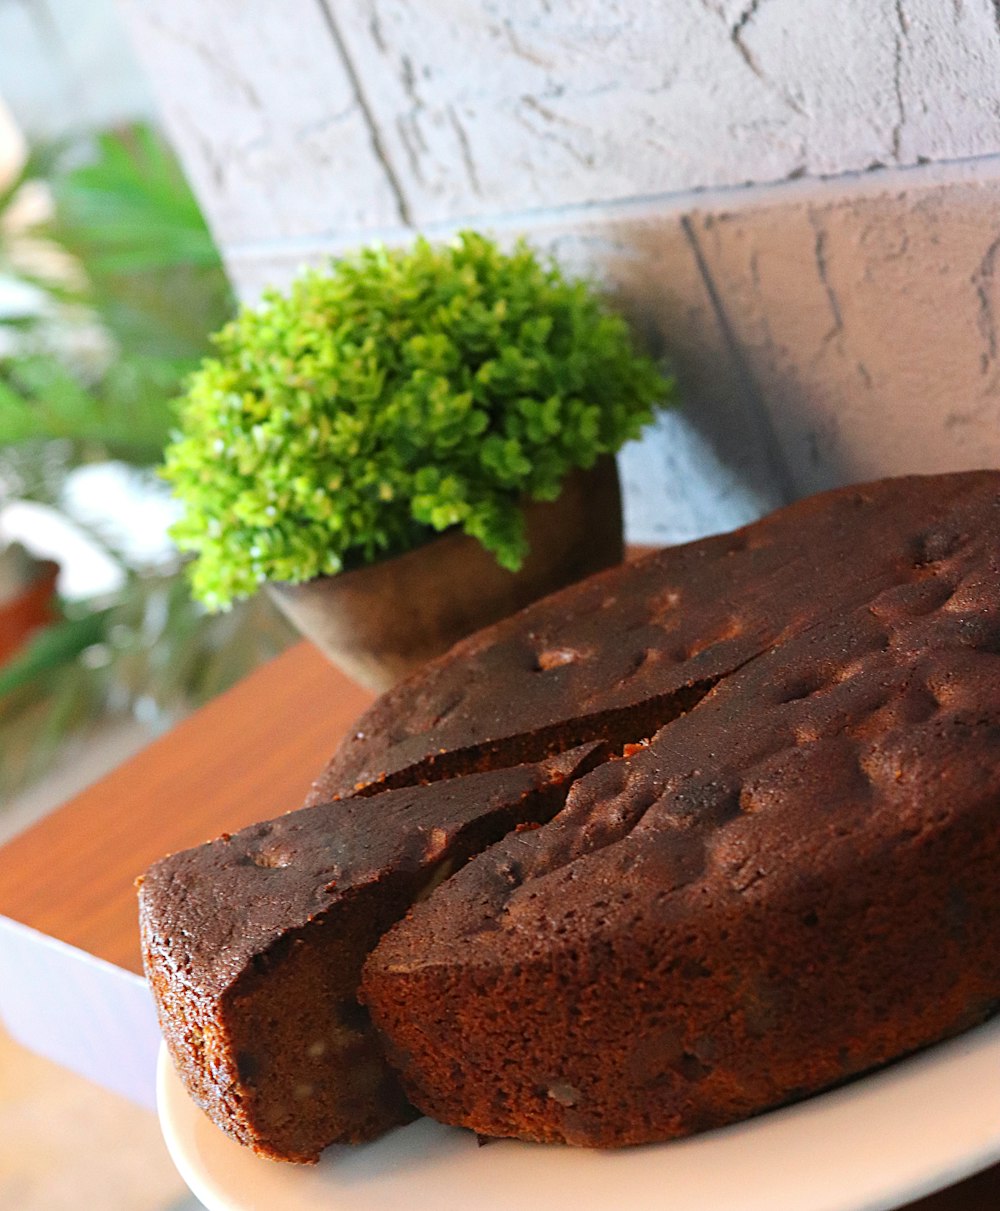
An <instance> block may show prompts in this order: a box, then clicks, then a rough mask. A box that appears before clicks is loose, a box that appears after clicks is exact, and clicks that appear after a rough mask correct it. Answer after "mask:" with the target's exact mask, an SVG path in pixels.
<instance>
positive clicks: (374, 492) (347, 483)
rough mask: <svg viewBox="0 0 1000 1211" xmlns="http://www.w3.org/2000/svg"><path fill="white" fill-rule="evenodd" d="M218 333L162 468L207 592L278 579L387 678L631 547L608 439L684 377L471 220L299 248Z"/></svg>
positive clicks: (293, 599)
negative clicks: (401, 241) (440, 235)
mask: <svg viewBox="0 0 1000 1211" xmlns="http://www.w3.org/2000/svg"><path fill="white" fill-rule="evenodd" d="M215 344H216V350H217V354H216V356H215V357H214V358H213V359H211V360H207V361H205V362H204V363H203V364H202V367H201V369H200V370H199V371H197V372H196V373H195V375H194V376H193V377H192V379H191V380H190V382H189V385H188V390H187V394H186V396H185V397H184V399H183V400H182V401H181V406H180V431H179V433H178V434H177V435H176V436H175V438H174V440H173V442H172V444H171V445H170V446H169V447H168V450H167V455H166V463H165V468H164V474H165V476H166V477H167V479H168V480H169V481H170V482H171V483H172V485H173V488H174V491H175V494H176V495H177V497H178V498H179V500H180V501H181V503H182V506H183V516H182V518H181V520H180V521H179V522H178V523H177V525H176V526H175V528H174V537H175V538H176V540H177V542H178V544H179V545H180V546H181V548H182V549H187V550H191V551H194V552H195V553H196V554H197V559H196V560H194V562H193V564H192V567H191V575H192V584H193V589H194V592H195V595H196V596H197V597H199V598H200V599H201V600H202V601H203V602H205V603H206V605H208V606H209V608H211V609H225V608H227V607H228V606H229V605H230V603H231V602H232V601H233V600H234V599H237V598H240V597H244V596H247V595H249V594H251V593H253V592H254V591H255V590H256V589H257V588H258V586H259V585H261V584H262V583H264V582H268V583H269V584H270V586H271V588H272V590H273V591H274V593H275V595H276V598H277V600H278V602H279V604H280V605H281V606H282V608H283V609H284V610H285V611H286V613H287V614H288V615H289V616H290V617H291V618H292V619H293V621H295V622H296V623H297V624H298V625H299V627H300V629H301V630H303V631H304V632H305V633H306V634H309V635H310V636H311V637H312V638H314V639H315V640H316V642H318V643H319V645H320V646H321V647H323V648H324V650H325V651H326V652H327V654H328V655H329V656H330V657H331V658H332V659H334V660H335V661H336V662H337V663H340V664H341V665H343V666H344V667H345V668H347V669H348V671H350V672H351V673H352V674H353V675H354V676H356V677H357V678H358V679H359V680H362V681H364V682H366V683H367V684H369V685H371V686H374V687H376V688H382V687H384V686H386V685H388V684H391V683H392V681H394V680H396V679H397V678H398V677H399V676H401V675H403V674H404V673H406V672H407V671H409V669H411V668H412V667H414V666H415V665H417V664H419V663H421V662H422V661H423V660H426V659H428V658H429V657H431V656H433V655H435V654H437V653H439V652H441V651H443V650H445V649H446V648H447V647H449V646H450V645H451V644H452V643H453V642H455V641H456V640H457V639H459V638H460V637H462V636H463V635H465V634H468V633H469V632H471V631H472V630H474V629H476V628H477V627H479V626H483V625H485V624H486V623H488V622H491V621H494V620H496V619H497V618H500V617H503V616H504V615H506V614H508V613H510V612H512V611H513V610H515V609H518V608H520V607H521V606H523V605H525V604H527V602H528V601H530V600H533V599H534V598H536V597H538V596H541V595H543V594H544V593H547V592H550V591H552V590H553V589H555V588H557V587H559V586H560V585H562V584H565V583H569V582H570V581H572V580H574V579H577V578H579V577H581V576H583V575H586V574H587V573H589V572H591V571H594V570H596V569H598V568H601V567H605V566H608V565H610V564H612V563H614V562H617V561H618V560H620V558H621V553H622V547H621V541H622V540H621V511H620V501H619V495H618V483H617V476H616V473H615V470H614V460H613V458H612V455H613V454H614V452H615V451H616V450H617V449H618V448H619V447H620V446H621V445H622V444H623V443H624V442H625V441H626V440H628V439H629V438H633V437H635V436H637V435H638V433H639V431H640V429H641V428H642V426H643V425H644V424H645V423H646V422H647V421H648V420H649V419H650V418H651V416H652V413H653V409H654V407H655V406H656V405H657V404H659V403H662V402H665V401H666V400H667V399H668V397H669V396H670V394H671V391H672V383H671V381H670V380H669V379H665V378H664V377H663V375H662V374H661V373H660V372H659V371H658V370H657V368H656V366H655V365H654V364H653V363H652V362H651V361H650V360H649V359H648V358H646V357H644V356H641V355H640V354H638V353H637V352H636V351H635V349H634V348H633V346H632V344H631V341H630V338H629V334H628V330H627V328H626V326H625V324H624V321H623V320H622V319H621V318H620V317H618V316H616V315H613V314H611V313H610V312H609V311H608V310H607V308H606V307H605V306H604V305H603V303H602V302H601V301H600V299H599V298H598V296H597V295H596V294H595V293H594V292H593V291H592V290H591V289H590V288H589V287H588V286H587V285H586V284H584V283H582V282H572V281H568V280H567V279H566V278H565V277H564V276H563V274H562V273H561V272H560V271H559V270H558V269H557V268H556V267H555V266H554V265H552V264H546V263H543V262H542V261H541V260H540V259H539V258H538V257H537V256H536V255H535V254H534V253H533V252H532V251H531V250H530V249H529V248H528V247H527V246H525V245H524V244H523V243H522V244H518V245H517V246H516V247H515V248H514V250H513V251H512V252H510V253H505V252H502V251H501V250H500V249H499V248H498V247H497V246H496V245H495V244H494V243H493V242H492V241H490V240H489V239H487V238H485V237H484V236H482V235H479V234H476V233H472V232H464V233H462V234H461V235H459V236H458V237H457V238H456V239H455V240H453V241H452V242H450V243H448V244H446V245H443V246H431V245H430V244H429V243H427V242H426V241H425V240H418V241H417V243H416V244H415V245H414V246H413V247H412V248H410V249H407V250H387V249H385V248H381V247H376V248H370V249H366V250H364V251H361V252H360V253H358V254H356V255H354V256H350V257H346V258H343V259H340V260H337V261H335V262H333V263H332V265H331V266H330V267H329V268H328V269H325V270H312V271H308V272H306V273H305V274H304V275H302V276H301V277H300V278H298V279H297V281H296V282H295V283H294V284H293V286H292V288H291V290H290V292H289V293H287V294H280V293H277V292H271V293H268V294H266V295H265V297H264V301H263V303H262V304H261V305H260V306H259V307H256V308H244V309H243V310H242V311H241V313H240V314H239V315H238V317H237V318H236V319H235V320H234V321H233V322H232V323H230V324H229V325H227V326H226V327H225V328H223V329H222V331H221V332H220V333H219V334H218V335H217V336H216V338H215Z"/></svg>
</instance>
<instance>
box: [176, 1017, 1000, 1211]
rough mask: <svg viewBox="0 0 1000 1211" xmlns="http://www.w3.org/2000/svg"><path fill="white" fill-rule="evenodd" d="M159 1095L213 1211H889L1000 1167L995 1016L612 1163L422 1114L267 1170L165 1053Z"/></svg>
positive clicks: (190, 1174) (183, 1162)
mask: <svg viewBox="0 0 1000 1211" xmlns="http://www.w3.org/2000/svg"><path fill="white" fill-rule="evenodd" d="M157 1100H158V1104H159V1111H160V1123H161V1125H162V1128H163V1134H164V1137H165V1139H166V1142H167V1147H168V1149H169V1150H170V1155H171V1156H172V1157H173V1159H174V1163H175V1164H176V1165H177V1168H178V1169H179V1170H180V1172H181V1175H182V1176H183V1178H184V1180H185V1181H186V1182H187V1183H188V1185H189V1186H190V1187H191V1190H192V1192H193V1193H194V1194H195V1195H196V1197H197V1198H198V1199H200V1200H201V1202H202V1203H204V1205H205V1207H206V1208H208V1211H316V1208H323V1211H348V1209H349V1211H610V1209H614V1211H659V1209H662V1211H883V1209H884V1208H889V1207H897V1206H899V1205H900V1204H901V1203H903V1202H906V1201H908V1200H909V1199H913V1198H918V1197H920V1195H922V1194H927V1193H929V1192H931V1191H932V1190H936V1189H938V1188H940V1187H942V1186H947V1185H950V1184H951V1183H952V1182H955V1181H958V1180H959V1179H960V1178H963V1177H966V1176H968V1175H969V1174H970V1173H975V1172H976V1171H977V1170H979V1169H982V1168H985V1167H986V1166H987V1165H989V1164H991V1163H992V1162H993V1161H995V1160H997V1159H1000V1019H994V1020H993V1021H992V1022H990V1023H988V1024H987V1025H986V1026H983V1027H981V1028H979V1029H978V1030H974V1031H970V1032H968V1033H967V1034H965V1035H963V1036H961V1037H960V1038H958V1039H954V1040H952V1041H951V1042H949V1043H944V1044H942V1045H940V1046H938V1047H935V1048H932V1049H931V1050H929V1051H926V1052H924V1053H922V1054H921V1055H918V1056H915V1057H913V1058H912V1059H909V1060H905V1061H903V1062H901V1063H898V1064H895V1065H893V1066H892V1067H890V1068H888V1069H886V1070H884V1071H883V1072H880V1073H877V1074H876V1075H874V1076H871V1077H867V1078H865V1079H863V1080H859V1081H855V1082H854V1083H852V1084H850V1085H847V1086H845V1087H844V1088H842V1089H838V1090H835V1091H834V1092H832V1093H827V1094H823V1095H822V1096H820V1097H814V1098H811V1099H809V1100H808V1101H805V1102H801V1103H799V1104H798V1105H796V1106H790V1107H787V1108H786V1109H784V1110H777V1111H774V1112H773V1113H771V1114H765V1115H762V1116H760V1117H759V1118H756V1119H753V1120H751V1121H750V1122H746V1123H741V1124H738V1125H737V1126H735V1127H727V1128H725V1129H724V1130H721V1131H712V1132H708V1133H707V1134H705V1135H700V1136H695V1137H694V1138H692V1139H686V1140H678V1141H676V1142H674V1143H670V1144H656V1145H651V1146H648V1147H642V1148H628V1149H622V1150H620V1151H613V1152H598V1151H589V1150H585V1149H578V1148H564V1147H558V1146H551V1145H539V1144H520V1143H515V1142H513V1141H509V1140H504V1141H498V1142H494V1143H490V1144H488V1145H487V1146H486V1147H483V1148H480V1147H479V1146H478V1145H477V1144H476V1141H475V1138H474V1137H473V1136H472V1135H471V1134H470V1133H468V1132H465V1131H458V1130H455V1129H454V1128H450V1127H442V1126H441V1125H440V1124H438V1123H433V1122H431V1121H430V1120H428V1119H422V1120H420V1121H419V1122H416V1123H412V1124H410V1125H409V1126H408V1127H401V1128H398V1129H397V1130H395V1131H392V1132H390V1133H389V1134H388V1135H386V1136H384V1137H383V1138H382V1139H380V1140H378V1141H376V1142H375V1143H373V1144H366V1145H364V1146H361V1147H353V1148H351V1147H334V1148H328V1149H327V1150H326V1152H325V1153H324V1154H323V1159H322V1160H321V1161H320V1163H319V1164H318V1165H315V1166H304V1165H286V1164H279V1163H276V1162H274V1161H267V1160H261V1159H260V1158H259V1157H256V1156H254V1155H253V1154H252V1153H251V1152H250V1151H248V1150H247V1149H245V1148H243V1147H241V1146H240V1145H239V1144H236V1143H234V1142H233V1141H232V1140H230V1139H229V1138H228V1137H227V1136H225V1135H223V1133H222V1132H221V1131H219V1129H218V1128H217V1127H215V1126H214V1125H213V1124H212V1123H211V1122H210V1121H209V1120H208V1119H207V1118H206V1117H205V1116H204V1114H203V1113H202V1112H201V1111H200V1110H199V1109H198V1108H197V1107H196V1106H195V1105H194V1103H193V1102H192V1101H190V1099H189V1098H188V1096H187V1094H186V1093H185V1092H184V1089H183V1087H182V1085H181V1083H180V1080H179V1079H178V1077H177V1075H176V1074H175V1072H174V1070H173V1067H172V1066H171V1064H170V1060H169V1058H168V1056H167V1054H166V1051H165V1049H163V1048H161V1050H160V1062H159V1072H158V1079H157Z"/></svg>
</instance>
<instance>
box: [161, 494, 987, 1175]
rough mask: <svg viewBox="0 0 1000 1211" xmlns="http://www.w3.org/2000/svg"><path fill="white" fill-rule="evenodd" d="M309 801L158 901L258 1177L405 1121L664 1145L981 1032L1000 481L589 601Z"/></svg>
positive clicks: (400, 714) (194, 1086)
mask: <svg viewBox="0 0 1000 1211" xmlns="http://www.w3.org/2000/svg"><path fill="white" fill-rule="evenodd" d="M581 746H584V747H582V748H581ZM587 746H590V747H587ZM595 746H597V747H595ZM525 780H527V781H525ZM309 802H310V803H311V804H313V805H315V806H311V807H309V808H307V809H306V810H304V811H300V812H298V813H294V814H292V815H290V816H287V817H283V818H282V819H281V820H279V821H276V822H272V824H270V825H267V826H262V830H263V831H261V830H256V831H255V830H254V829H250V830H246V831H245V832H244V833H241V834H238V835H237V836H236V837H234V838H229V839H223V840H222V841H219V842H215V843H213V844H212V845H211V846H207V847H202V848H201V849H199V850H194V851H189V853H188V854H185V855H178V856H176V857H174V858H172V859H168V860H167V861H166V862H164V863H161V864H159V866H157V867H154V868H153V871H152V872H151V873H150V874H149V875H148V876H147V878H146V880H145V882H144V884H143V887H142V893H141V894H142V916H143V931H144V940H145V947H146V961H147V966H148V970H149V973H150V979H151V983H152V985H153V988H154V992H155V993H156V995H157V999H158V1004H159V1008H160V1013H161V1020H162V1022H163V1026H164V1032H165V1034H166V1036H167V1039H168V1042H169V1044H170V1046H171V1050H172V1053H173V1054H174V1057H175V1061H176V1062H177V1063H178V1066H179V1069H180V1071H181V1073H182V1075H183V1076H184V1078H185V1080H186V1081H187V1083H188V1087H189V1088H190V1089H191V1090H192V1092H193V1093H194V1094H195V1096H196V1097H197V1098H198V1100H199V1101H200V1102H201V1103H202V1104H203V1105H206V1107H207V1108H208V1109H209V1110H210V1112H211V1113H212V1114H213V1116H214V1117H215V1118H216V1121H218V1122H220V1123H222V1124H223V1125H225V1126H226V1127H227V1129H229V1130H230V1131H231V1132H232V1133H234V1134H235V1135H237V1137H238V1138H241V1139H243V1140H244V1141H245V1142H248V1143H250V1144H251V1145H252V1146H254V1147H255V1148H257V1149H258V1150H259V1151H262V1152H265V1153H266V1154H268V1155H272V1156H277V1157H286V1158H290V1159H298V1160H308V1159H312V1158H313V1157H315V1155H316V1153H317V1152H318V1151H319V1149H320V1148H321V1147H322V1146H323V1145H324V1144H325V1143H327V1142H331V1141H332V1140H334V1139H361V1138H367V1137H369V1136H370V1135H371V1134H373V1133H375V1132H377V1131H378V1130H380V1129H382V1128H384V1127H385V1126H386V1125H388V1124H390V1123H392V1122H399V1121H402V1120H403V1119H404V1118H405V1117H406V1115H407V1114H408V1113H410V1111H409V1109H408V1105H409V1103H412V1104H413V1105H414V1106H416V1107H418V1108H419V1109H421V1110H424V1111H426V1112H428V1113H431V1114H433V1115H434V1116H435V1117H438V1118H440V1119H442V1120H443V1121H445V1122H449V1123H455V1124H458V1125H462V1126H467V1127H471V1128H473V1129H475V1130H476V1131H479V1132H481V1133H483V1134H490V1135H508V1136H517V1137H520V1138H524V1139H536V1140H545V1141H566V1142H570V1143H576V1144H590V1145H598V1146H616V1145H621V1144H630V1143H638V1142H643V1141H651V1140H662V1139H668V1138H671V1137H673V1136H677V1135H682V1134H685V1133H689V1132H692V1131H696V1130H700V1129H704V1128H706V1127H710V1126H715V1125H719V1124H722V1123H726V1122H731V1121H733V1120H734V1119H737V1118H741V1117H744V1116H746V1115H749V1114H754V1113H757V1112H759V1111H761V1110H764V1109H767V1108H769V1107H771V1106H775V1105H779V1104H781V1103H783V1102H786V1101H788V1100H791V1099H793V1098H796V1097H801V1096H804V1095H806V1094H808V1093H810V1092H813V1091H816V1090H819V1089H822V1088H825V1087H828V1086H829V1085H831V1084H835V1083H837V1082H839V1081H842V1080H845V1079H847V1078H849V1077H850V1076H852V1075H854V1074H856V1073H859V1072H862V1071H865V1070H867V1069H869V1068H871V1067H874V1066H876V1065H879V1064H882V1063H885V1062H887V1061H888V1060H891V1059H893V1058H895V1057H897V1056H899V1055H902V1054H905V1053H907V1052H909V1051H912V1050H914V1049H915V1048H918V1047H921V1046H924V1045H926V1044H929V1043H931V1042H934V1041H936V1040H938V1039H941V1038H944V1037H946V1036H948V1035H950V1034H954V1033H956V1032H957V1031H960V1030H962V1029H964V1028H966V1027H968V1026H970V1025H972V1024H974V1023H976V1022H979V1021H982V1020H983V1019H984V1018H985V1017H987V1016H988V1015H989V1014H990V1013H992V1012H993V1011H994V1010H995V1009H996V1007H997V1006H998V1005H1000V863H998V858H1000V852H998V850H1000V474H998V473H996V472H972V473H967V474H958V475H948V476H935V477H913V478H908V479H902V480H890V481H883V482H881V483H877V484H871V485H865V486H861V487H854V488H849V489H843V490H840V491H837V492H832V493H827V494H825V495H823V496H819V497H814V498H812V499H810V500H808V501H803V502H800V503H799V504H796V505H793V506H791V507H790V508H788V509H785V510H782V511H780V512H779V513H776V514H774V515H772V516H771V517H769V518H766V519H764V520H763V521H761V522H758V523H756V524H755V525H752V526H748V527H746V528H744V529H743V530H740V531H737V532H736V533H735V534H730V535H724V536H720V537H717V538H712V539H707V540H704V541H702V542H697V543H692V544H689V545H687V546H684V547H679V548H675V549H672V550H668V551H664V552H661V553H657V554H655V555H652V556H649V557H646V558H645V559H643V560H640V561H638V562H636V563H634V564H631V565H626V566H623V567H622V568H619V569H615V570H613V571H611V572H608V573H602V574H600V575H598V576H596V577H593V578H591V579H590V580H588V581H586V582H584V583H582V584H580V585H577V586H574V587H573V588H570V589H567V590H563V591H562V592H561V593H559V594H556V595H554V596H553V597H551V598H549V599H547V600H545V601H543V602H540V603H538V604H536V605H534V606H532V607H529V608H528V609H527V610H525V611H523V612H522V613H521V614H519V615H516V616H515V617H514V618H512V619H509V620H507V621H505V622H503V623H500V624H498V625H496V626H494V627H492V628H489V629H488V630H487V631H484V632H481V633H480V634H478V635H476V636H473V637H472V638H471V639H469V640H466V641H464V642H463V643H462V644H459V645H458V646H457V647H456V648H454V649H452V651H451V652H450V653H449V654H448V655H446V656H445V657H443V658H441V659H440V660H438V661H436V662H434V663H433V664H432V665H430V666H428V667H427V669H426V670H424V671H421V672H420V673H418V674H416V675H415V676H414V677H412V678H410V679H409V680H408V681H407V682H405V683H403V684H402V685H401V686H399V687H397V688H396V689H394V690H392V691H390V693H388V694H387V695H384V696H383V697H382V698H381V699H380V700H379V701H378V702H377V703H376V704H375V705H374V706H373V708H372V709H371V710H370V711H369V712H368V713H367V714H366V716H364V717H363V718H362V720H360V721H359V723H358V725H357V727H356V728H355V730H354V733H353V734H352V735H351V736H350V737H349V738H348V739H347V740H346V741H345V742H344V744H343V745H342V747H341V749H340V750H339V751H338V753H337V754H336V755H335V757H334V759H333V760H332V762H331V764H330V765H329V766H328V768H327V770H326V771H324V773H323V775H322V776H321V777H320V779H319V780H318V781H317V783H316V784H315V786H314V788H313V791H312V793H311V795H310V800H309ZM529 822H530V824H531V825H532V827H525V825H526V824H527V823H529ZM519 825H520V827H518V826H519ZM534 825H538V827H534ZM434 830H437V831H434ZM432 836H433V837H434V838H436V840H435V841H434V842H433V843H431V842H430V840H429V838H431V837H432ZM271 855H273V856H274V858H273V860H272V856H271ZM476 855H478V856H476ZM469 858H474V860H472V861H468V862H467V859H469ZM443 863H444V864H445V865H442V864H443ZM380 938H381V940H380ZM362 967H363V969H364V973H363V979H362V987H361V1000H362V1002H363V1003H364V1006H366V1007H367V1010H366V1009H365V1008H363V1007H361V1006H359V1005H358V1003H357V1000H356V990H357V982H358V980H359V978H362V977H361V971H362ZM369 1013H370V1015H371V1016H370V1019H369V1016H368V1014H369ZM372 1022H374V1026H375V1027H376V1028H377V1032H378V1033H376V1031H375V1030H373V1028H372ZM386 1061H388V1062H386ZM397 1078H398V1081H399V1082H400V1083H401V1088H400V1084H399V1083H397ZM401 1089H402V1092H401ZM404 1095H405V1099H408V1101H407V1100H404Z"/></svg>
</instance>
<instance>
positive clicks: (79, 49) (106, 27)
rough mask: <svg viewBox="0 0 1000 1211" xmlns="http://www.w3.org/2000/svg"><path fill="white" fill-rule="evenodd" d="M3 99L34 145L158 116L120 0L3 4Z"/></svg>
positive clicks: (16, 0)
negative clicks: (120, 11) (125, 27)
mask: <svg viewBox="0 0 1000 1211" xmlns="http://www.w3.org/2000/svg"><path fill="white" fill-rule="evenodd" d="M0 97H2V98H3V99H4V101H5V103H6V105H7V106H8V107H9V109H10V110H11V112H12V114H13V115H14V118H15V120H16V122H17V125H18V127H19V128H20V130H21V131H23V133H24V134H25V135H26V136H27V137H28V138H29V139H30V140H32V141H36V140H40V139H53V138H59V137H60V136H62V135H65V134H67V133H70V132H75V131H79V130H91V129H96V128H99V127H103V126H111V125H114V124H115V123H118V122H124V121H129V120H132V119H135V118H139V117H141V118H146V117H150V116H151V115H152V113H153V102H152V98H151V97H150V94H149V89H148V87H147V85H146V81H145V78H144V76H143V73H142V70H141V68H140V67H139V66H138V64H137V63H136V62H135V56H134V54H133V52H132V49H131V47H130V46H129V43H128V38H127V37H126V34H125V31H124V30H123V29H122V24H121V19H120V17H119V14H118V11H117V9H116V8H115V3H114V0H0Z"/></svg>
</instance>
